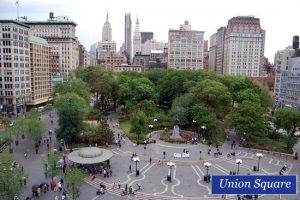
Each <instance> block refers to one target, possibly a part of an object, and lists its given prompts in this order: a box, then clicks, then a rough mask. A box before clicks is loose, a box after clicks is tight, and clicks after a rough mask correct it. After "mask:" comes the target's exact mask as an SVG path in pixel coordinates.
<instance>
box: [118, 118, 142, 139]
mask: <svg viewBox="0 0 300 200" xmlns="http://www.w3.org/2000/svg"><path fill="white" fill-rule="evenodd" d="M120 126H121V129H122V130H123V131H124V132H125V134H126V136H127V137H128V138H129V139H130V140H136V141H137V140H138V139H137V135H136V133H131V132H130V130H131V124H130V121H129V120H120ZM144 137H145V135H143V134H141V135H140V138H139V140H138V141H139V142H143V141H144Z"/></svg>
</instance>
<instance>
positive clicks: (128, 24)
mask: <svg viewBox="0 0 300 200" xmlns="http://www.w3.org/2000/svg"><path fill="white" fill-rule="evenodd" d="M124 47H125V51H124V52H123V53H124V55H125V56H126V58H127V63H131V58H132V56H131V55H132V37H131V14H130V13H125V41H124Z"/></svg>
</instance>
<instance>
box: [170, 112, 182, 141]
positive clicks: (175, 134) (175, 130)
mask: <svg viewBox="0 0 300 200" xmlns="http://www.w3.org/2000/svg"><path fill="white" fill-rule="evenodd" d="M171 137H172V138H175V139H176V138H180V129H179V118H178V115H177V116H176V119H175V125H174V128H173V133H172V136H171Z"/></svg>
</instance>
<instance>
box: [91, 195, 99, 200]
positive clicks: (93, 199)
mask: <svg viewBox="0 0 300 200" xmlns="http://www.w3.org/2000/svg"><path fill="white" fill-rule="evenodd" d="M98 197H100V195H99V196H95V197H94V198H92V199H91V200H95V199H98Z"/></svg>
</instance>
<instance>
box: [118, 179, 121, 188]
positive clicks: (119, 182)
mask: <svg viewBox="0 0 300 200" xmlns="http://www.w3.org/2000/svg"><path fill="white" fill-rule="evenodd" d="M118 188H119V189H121V180H120V179H119V181H118Z"/></svg>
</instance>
